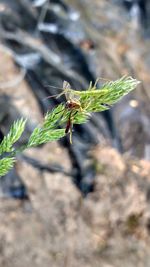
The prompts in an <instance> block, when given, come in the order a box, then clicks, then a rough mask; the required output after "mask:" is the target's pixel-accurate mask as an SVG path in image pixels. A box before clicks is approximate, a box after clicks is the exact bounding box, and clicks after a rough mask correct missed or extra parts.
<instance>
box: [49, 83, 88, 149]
mask: <svg viewBox="0 0 150 267" xmlns="http://www.w3.org/2000/svg"><path fill="white" fill-rule="evenodd" d="M74 92H76V91H74V90H72V89H71V87H70V84H69V83H68V82H67V81H64V82H63V91H62V93H60V94H58V95H53V96H48V97H47V98H52V97H55V96H56V98H58V97H60V96H61V95H65V98H66V103H65V110H64V112H65V111H66V110H68V111H69V116H68V120H67V124H66V128H65V133H66V134H68V133H69V134H70V143H71V144H72V128H73V119H74V116H75V115H76V114H77V112H78V111H81V112H82V111H83V109H82V106H81V103H80V100H79V97H80V96H79V95H75V93H74ZM62 117H63V114H62Z"/></svg>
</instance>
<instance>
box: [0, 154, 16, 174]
mask: <svg viewBox="0 0 150 267" xmlns="http://www.w3.org/2000/svg"><path fill="white" fill-rule="evenodd" d="M14 163H15V158H13V157H12V158H9V157H8V158H4V159H1V160H0V176H4V175H5V174H6V173H8V172H9V171H10V169H12V168H13V166H14Z"/></svg>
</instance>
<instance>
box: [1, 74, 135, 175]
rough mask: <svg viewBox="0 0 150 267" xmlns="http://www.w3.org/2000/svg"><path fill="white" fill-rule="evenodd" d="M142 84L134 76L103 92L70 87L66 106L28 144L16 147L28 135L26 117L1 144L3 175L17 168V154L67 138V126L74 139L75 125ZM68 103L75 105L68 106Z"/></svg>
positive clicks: (52, 114) (50, 114) (54, 112)
mask: <svg viewBox="0 0 150 267" xmlns="http://www.w3.org/2000/svg"><path fill="white" fill-rule="evenodd" d="M138 83H139V82H138V81H137V80H135V79H133V78H131V77H122V78H121V79H119V80H116V81H111V82H107V83H105V84H104V85H103V86H102V87H101V88H100V89H97V88H96V84H95V85H93V86H92V85H91V84H90V87H89V88H88V90H86V91H77V90H73V89H70V88H69V87H67V88H66V89H64V90H63V92H62V93H61V94H65V96H66V104H60V105H58V106H57V107H56V108H54V109H53V110H52V111H51V112H47V113H46V115H45V118H44V121H43V125H42V126H38V127H36V128H35V129H34V131H33V132H32V134H31V136H30V138H29V140H28V143H27V144H26V145H24V146H22V147H20V148H19V149H15V147H14V144H15V143H16V142H17V141H18V139H19V138H20V137H21V135H22V133H23V132H24V129H25V124H26V120H25V119H23V118H22V119H20V120H17V121H16V122H14V123H13V125H12V126H11V128H10V131H9V133H8V134H7V135H6V136H5V137H4V139H3V140H2V142H1V144H0V155H1V159H0V176H3V175H5V174H6V173H7V172H8V171H9V170H10V169H11V168H12V167H13V165H14V162H15V156H16V155H17V153H20V152H22V151H24V150H25V149H27V148H30V147H35V146H38V145H40V144H43V143H47V142H50V141H54V140H59V139H60V138H62V137H64V136H65V135H66V132H67V131H66V128H64V125H65V124H66V123H67V126H68V127H70V126H71V127H70V128H69V130H68V132H69V131H70V136H72V132H71V129H72V125H73V124H81V123H85V122H86V121H87V120H88V118H89V115H90V113H91V112H99V111H104V110H107V109H109V108H110V107H111V106H112V105H113V104H115V103H116V102H118V101H119V100H120V99H121V98H122V97H123V96H125V95H126V94H128V93H129V92H130V91H132V90H134V89H135V88H136V86H137V85H138ZM68 103H69V104H70V105H71V106H68V105H67V104H68ZM60 127H61V129H60ZM65 127H66V125H65ZM70 140H72V139H71V138H70ZM5 153H7V154H8V156H6V155H5Z"/></svg>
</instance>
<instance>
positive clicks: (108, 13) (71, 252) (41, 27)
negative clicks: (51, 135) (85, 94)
mask: <svg viewBox="0 0 150 267" xmlns="http://www.w3.org/2000/svg"><path fill="white" fill-rule="evenodd" d="M149 72H150V1H148V0H143V1H142V0H93V1H90V0H76V1H74V0H70V1H69V0H65V1H63V0H13V1H11V0H0V140H2V139H3V136H4V135H5V134H6V133H7V132H8V131H9V128H10V126H11V124H12V123H13V121H14V120H16V119H18V118H20V117H25V118H28V123H27V128H26V131H25V134H24V135H23V137H22V139H21V141H19V142H18V144H17V145H18V146H20V145H21V144H25V143H26V142H27V140H28V138H29V136H30V134H31V132H32V131H33V129H34V128H35V127H36V126H37V125H38V124H39V123H42V120H43V116H44V114H45V113H46V112H47V110H51V109H52V108H54V107H55V106H56V105H58V104H59V103H61V102H62V101H65V98H64V97H61V98H49V99H46V98H47V97H48V96H52V95H56V94H59V93H60V92H61V91H60V89H61V88H62V85H63V81H64V80H66V81H68V82H69V83H70V84H71V87H72V88H74V89H77V90H86V89H87V88H88V86H89V83H90V82H91V81H92V82H93V83H94V82H95V80H96V78H100V79H99V83H98V87H100V86H101V85H102V84H103V83H104V82H106V81H109V80H115V79H119V78H120V77H122V76H123V75H129V76H132V77H133V78H135V79H137V80H140V81H141V84H140V85H139V86H138V88H137V89H136V90H135V91H134V92H133V93H130V94H129V95H128V96H126V97H124V98H123V99H122V100H121V101H120V102H119V103H117V104H116V105H115V106H114V107H113V108H111V109H110V110H109V111H105V112H102V113H97V114H93V115H92V117H91V118H90V120H89V122H88V123H86V124H83V125H76V126H74V131H73V145H71V144H70V142H69V137H65V138H63V139H62V140H60V141H59V142H52V143H49V144H45V145H42V146H40V147H37V148H34V149H29V150H27V151H25V152H24V153H23V154H21V155H19V156H18V160H17V163H16V165H15V168H14V169H13V170H12V171H10V172H9V174H7V175H6V176H5V177H2V178H0V266H3V267H9V266H11V267H20V266H21V267H24V266H29V267H30V266H32V267H34V266H35V267H36V266H41V265H42V266H44V267H47V266H54V267H55V266H56V267H57V266H59V267H60V266H63V267H76V266H78V267H83V266H84V267H91V266H92V267H134V266H135V265H136V266H137V267H149V266H150V251H149V246H150V89H149V83H150V75H149Z"/></svg>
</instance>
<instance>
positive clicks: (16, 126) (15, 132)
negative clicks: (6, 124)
mask: <svg viewBox="0 0 150 267" xmlns="http://www.w3.org/2000/svg"><path fill="white" fill-rule="evenodd" d="M25 124H26V120H25V119H23V118H22V119H20V120H17V121H16V122H14V123H13V125H12V126H11V128H10V131H9V133H8V134H7V135H6V136H4V139H3V141H2V142H1V144H0V155H2V154H3V153H4V152H11V151H13V150H14V148H13V144H14V143H16V141H17V140H18V139H19V138H20V136H21V135H22V133H23V131H24V129H25Z"/></svg>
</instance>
